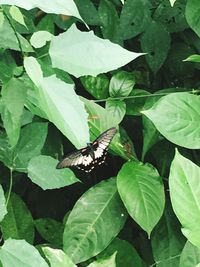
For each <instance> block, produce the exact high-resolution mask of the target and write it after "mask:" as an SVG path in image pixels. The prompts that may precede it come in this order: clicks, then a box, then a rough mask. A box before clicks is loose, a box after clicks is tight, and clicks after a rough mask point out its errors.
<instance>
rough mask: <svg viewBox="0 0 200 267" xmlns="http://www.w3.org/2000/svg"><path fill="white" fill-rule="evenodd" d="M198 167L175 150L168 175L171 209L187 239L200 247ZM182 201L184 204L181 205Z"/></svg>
mask: <svg viewBox="0 0 200 267" xmlns="http://www.w3.org/2000/svg"><path fill="white" fill-rule="evenodd" d="M199 177H200V167H198V166H197V165H195V164H194V163H193V162H191V161H190V160H188V159H186V158H184V157H183V156H181V155H180V154H179V152H178V151H176V154H175V157H174V160H173V162H172V164H171V169H170V175H169V192H170V197H171V202H172V206H173V210H174V212H175V214H176V216H177V217H178V219H179V221H180V222H181V224H182V227H183V228H182V232H183V234H184V235H185V236H186V237H187V239H188V240H189V241H190V242H191V243H192V244H193V245H196V246H198V247H199V248H200V229H199V227H198V225H199V224H200V199H199V194H200V180H199ZM183 203H184V205H183Z"/></svg>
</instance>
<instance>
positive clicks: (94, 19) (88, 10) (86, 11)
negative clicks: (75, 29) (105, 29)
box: [74, 0, 100, 26]
mask: <svg viewBox="0 0 200 267" xmlns="http://www.w3.org/2000/svg"><path fill="white" fill-rule="evenodd" d="M74 2H75V3H76V5H77V7H78V10H79V12H80V14H81V17H82V18H83V19H84V21H85V22H86V23H87V24H89V25H95V26H96V25H99V24H100V20H99V14H98V12H97V10H96V7H95V5H94V3H92V1H91V0H84V1H82V0H74Z"/></svg>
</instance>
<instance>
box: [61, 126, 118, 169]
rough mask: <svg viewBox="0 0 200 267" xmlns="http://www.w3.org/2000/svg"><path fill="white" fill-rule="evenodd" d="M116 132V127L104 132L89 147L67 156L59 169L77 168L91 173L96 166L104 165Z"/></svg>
mask: <svg viewBox="0 0 200 267" xmlns="http://www.w3.org/2000/svg"><path fill="white" fill-rule="evenodd" d="M116 132H117V129H116V128H114V127H113V128H110V129H108V130H107V131H105V132H103V133H102V134H101V135H100V136H99V137H98V138H97V139H96V140H95V141H93V142H92V143H91V144H89V145H88V146H87V147H85V148H82V149H80V150H78V151H75V152H73V153H71V154H69V155H67V156H66V157H65V158H64V159H63V160H62V161H60V162H59V163H58V165H57V168H58V169H61V168H66V167H70V166H76V167H77V168H79V169H81V170H84V171H86V172H90V171H91V170H92V169H94V167H95V165H100V164H102V163H104V161H105V158H106V154H107V150H108V146H109V144H110V142H111V141H112V139H113V137H114V135H115V134H116Z"/></svg>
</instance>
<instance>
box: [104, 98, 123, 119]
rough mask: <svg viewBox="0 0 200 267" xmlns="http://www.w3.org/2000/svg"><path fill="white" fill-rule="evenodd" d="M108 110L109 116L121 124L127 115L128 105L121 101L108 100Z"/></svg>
mask: <svg viewBox="0 0 200 267" xmlns="http://www.w3.org/2000/svg"><path fill="white" fill-rule="evenodd" d="M106 110H107V111H108V113H109V114H108V116H111V118H112V120H113V121H114V122H115V123H116V124H119V123H120V122H121V121H122V120H123V118H124V115H125V114H126V103H125V102H124V101H121V100H107V101H106Z"/></svg>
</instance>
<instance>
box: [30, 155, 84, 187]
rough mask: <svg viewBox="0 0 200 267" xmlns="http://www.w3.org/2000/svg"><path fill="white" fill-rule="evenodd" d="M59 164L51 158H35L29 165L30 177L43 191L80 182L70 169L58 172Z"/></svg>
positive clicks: (41, 156)
mask: <svg viewBox="0 0 200 267" xmlns="http://www.w3.org/2000/svg"><path fill="white" fill-rule="evenodd" d="M57 164H58V161H57V160H55V159H54V158H52V157H49V156H43V155H40V156H37V157H34V158H32V159H31V160H30V161H29V164H28V168H27V169H28V176H29V178H30V179H31V181H32V182H33V183H35V184H37V185H39V186H40V187H41V188H42V189H43V190H46V189H56V188H61V187H64V186H67V185H70V184H73V183H76V182H78V181H79V180H78V179H77V178H76V176H75V175H74V173H73V172H72V171H71V170H70V169H69V168H67V169H63V170H57V169H56V165H57Z"/></svg>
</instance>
